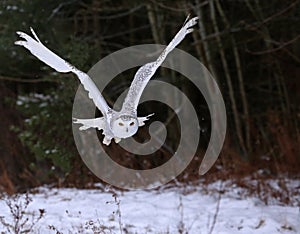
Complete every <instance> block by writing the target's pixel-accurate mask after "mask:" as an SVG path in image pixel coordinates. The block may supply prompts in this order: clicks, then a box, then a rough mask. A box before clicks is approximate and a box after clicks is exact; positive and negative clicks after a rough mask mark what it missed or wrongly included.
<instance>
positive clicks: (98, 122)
mask: <svg viewBox="0 0 300 234" xmlns="http://www.w3.org/2000/svg"><path fill="white" fill-rule="evenodd" d="M73 123H75V124H82V126H81V127H79V130H81V131H82V130H87V129H89V128H97V129H98V130H104V127H105V118H104V117H100V118H95V119H76V118H73Z"/></svg>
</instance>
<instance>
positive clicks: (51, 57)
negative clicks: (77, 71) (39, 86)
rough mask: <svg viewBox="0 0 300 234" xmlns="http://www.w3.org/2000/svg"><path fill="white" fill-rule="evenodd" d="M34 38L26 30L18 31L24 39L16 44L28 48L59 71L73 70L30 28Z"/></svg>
mask: <svg viewBox="0 0 300 234" xmlns="http://www.w3.org/2000/svg"><path fill="white" fill-rule="evenodd" d="M30 30H31V33H32V34H33V36H34V38H32V37H31V36H29V35H27V34H26V33H24V32H20V31H18V32H17V34H18V35H19V37H20V38H22V39H24V40H20V41H16V42H15V45H19V46H23V47H25V48H26V49H28V50H29V51H30V52H31V53H32V54H33V55H34V56H35V57H37V58H38V59H39V60H41V61H42V62H44V63H45V64H47V65H48V66H50V67H52V68H53V69H55V70H56V71H58V72H63V73H66V72H72V71H73V69H74V68H73V66H72V65H71V64H69V63H68V62H67V61H65V60H64V59H62V58H60V57H59V56H58V55H56V54H55V53H53V52H52V51H51V50H49V49H48V48H47V47H46V46H44V44H43V43H42V42H41V41H40V39H39V38H38V37H37V35H36V33H35V32H34V31H33V29H32V28H30Z"/></svg>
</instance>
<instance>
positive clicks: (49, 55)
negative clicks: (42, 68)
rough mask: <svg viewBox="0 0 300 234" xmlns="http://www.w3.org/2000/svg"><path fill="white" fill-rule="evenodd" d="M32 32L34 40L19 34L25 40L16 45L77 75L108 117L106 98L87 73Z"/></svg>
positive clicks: (46, 62)
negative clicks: (49, 47) (60, 55)
mask: <svg viewBox="0 0 300 234" xmlns="http://www.w3.org/2000/svg"><path fill="white" fill-rule="evenodd" d="M30 30H31V33H32V34H33V36H34V38H32V37H31V36H29V35H27V34H26V33H24V32H17V34H18V35H19V36H20V37H21V38H23V39H24V40H21V41H16V42H15V44H16V45H19V46H23V47H25V48H26V49H28V50H29V51H30V52H31V53H32V54H33V55H34V56H35V57H37V58H38V59H39V60H41V61H42V62H44V63H45V64H47V65H48V66H50V67H52V68H53V69H55V70H56V71H58V72H62V73H67V72H73V73H74V74H76V75H77V77H78V78H79V80H80V82H81V84H82V85H83V87H84V89H85V90H86V91H87V92H88V95H89V98H91V99H92V100H93V102H94V103H95V105H96V107H97V108H98V109H99V110H100V111H101V112H102V114H103V116H107V113H108V111H109V110H110V107H109V106H108V105H107V103H106V101H105V99H104V97H103V96H102V94H101V93H100V91H99V90H98V88H97V86H96V85H95V83H94V82H93V80H92V79H91V78H90V77H89V76H88V75H87V74H86V73H84V72H82V71H80V70H78V69H77V68H76V67H74V66H72V65H71V64H70V63H68V62H67V61H65V60H64V59H62V58H60V57H59V56H58V55H56V54H55V53H53V52H52V51H51V50H49V49H48V48H47V47H46V46H45V45H43V43H42V42H41V41H40V40H39V38H38V37H37V35H36V34H35V32H34V31H33V29H32V28H30Z"/></svg>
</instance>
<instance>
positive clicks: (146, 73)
mask: <svg viewBox="0 0 300 234" xmlns="http://www.w3.org/2000/svg"><path fill="white" fill-rule="evenodd" d="M187 19H188V18H187ZM197 19H198V17H194V18H192V19H190V20H186V22H185V23H184V25H183V26H182V28H181V29H180V30H179V32H178V33H177V34H176V36H175V37H174V38H173V40H172V41H171V42H170V43H169V45H168V46H167V47H166V48H165V49H164V51H163V52H162V53H161V54H160V56H159V57H158V59H157V60H156V61H154V62H151V63H147V64H145V65H144V66H142V67H141V68H139V69H138V71H137V72H136V74H135V76H134V79H133V81H132V83H131V85H130V88H129V91H128V94H127V96H126V98H125V100H124V103H123V105H122V109H121V111H119V112H118V111H115V110H113V109H112V108H110V107H109V106H108V104H107V102H106V101H105V99H104V97H103V96H102V94H101V93H100V91H99V90H98V88H97V87H96V85H95V83H94V82H93V80H92V79H91V78H90V77H89V76H88V75H87V74H86V73H84V72H82V71H80V70H78V69H77V68H76V67H74V66H72V65H71V64H70V63H68V62H67V61H65V60H64V59H62V58H60V57H59V56H58V55H56V54H55V53H53V52H52V51H51V50H49V49H48V48H47V47H46V46H45V45H43V43H42V42H41V41H40V40H39V38H38V37H37V35H36V34H35V32H34V31H33V29H32V28H30V30H31V33H32V34H33V36H34V38H32V37H31V36H29V35H27V34H26V33H24V32H17V34H18V35H19V36H20V37H21V38H23V39H24V40H21V41H16V42H15V44H16V45H20V46H23V47H25V48H26V49H28V50H29V51H30V52H31V53H32V54H33V55H34V56H35V57H37V58H38V59H39V60H41V61H43V62H44V63H45V64H47V65H48V66H50V67H52V68H53V69H55V70H56V71H58V72H62V73H66V72H73V73H74V74H76V75H77V77H78V78H79V80H80V82H81V84H82V85H83V87H84V89H85V90H86V91H87V92H88V96H89V98H91V99H92V100H93V102H94V103H95V105H96V107H97V108H98V109H99V110H100V111H101V113H102V114H103V117H100V118H95V119H76V118H74V119H73V120H74V123H79V124H82V126H81V127H80V128H79V129H80V130H86V129H89V128H97V129H98V130H103V135H104V139H103V143H104V144H106V145H109V144H110V142H111V140H112V139H114V140H115V142H116V143H118V142H119V141H120V140H121V139H122V138H128V137H130V136H133V135H134V134H135V133H136V132H137V130H138V128H139V127H140V126H143V125H145V121H147V120H148V119H149V117H150V116H151V115H152V114H151V115H148V116H146V117H137V106H138V104H139V100H140V97H141V95H142V93H143V90H144V88H145V87H146V85H147V83H148V82H149V80H150V79H151V77H152V76H153V75H154V73H155V72H156V70H157V69H158V67H159V66H160V65H161V64H162V62H163V61H164V60H165V58H166V57H167V55H168V54H169V53H170V52H171V51H172V50H173V49H174V48H175V47H176V46H177V45H178V44H179V43H180V42H181V41H182V40H183V39H184V37H185V36H186V35H187V34H189V33H191V32H192V31H193V29H192V28H191V27H192V26H194V25H195V24H196V22H197Z"/></svg>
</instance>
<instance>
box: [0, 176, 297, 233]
mask: <svg viewBox="0 0 300 234" xmlns="http://www.w3.org/2000/svg"><path fill="white" fill-rule="evenodd" d="M298 182H299V181H298ZM221 186H222V188H221V189H222V193H218V192H214V190H213V189H211V190H210V191H209V192H207V188H206V192H204V190H203V188H202V186H201V185H199V186H182V187H181V186H176V187H170V188H164V189H158V190H151V191H141V190H140V191H126V192H121V191H114V192H113V191H112V190H111V189H110V188H106V189H93V190H81V189H67V188H63V189H57V188H47V187H42V188H38V189H36V191H35V192H34V193H32V194H30V195H29V196H30V197H31V198H32V201H31V202H30V203H29V205H28V208H27V210H25V215H24V217H23V220H25V219H26V218H29V221H28V222H27V224H29V223H31V221H30V220H31V218H32V215H33V214H35V217H36V218H37V216H38V214H39V209H44V210H45V214H44V217H43V218H42V219H41V220H40V221H39V222H38V223H36V225H35V226H34V227H33V230H32V231H31V233H121V231H120V227H122V230H123V231H122V233H138V234H140V233H196V234H199V233H204V234H207V233H218V234H219V233H230V234H234V233H239V234H240V233H245V234H251V233H255V234H260V233H261V234H276V233H300V213H299V205H298V204H297V203H298V202H299V197H298V198H297V197H294V198H293V201H292V203H291V205H284V204H281V203H280V202H276V201H272V202H271V203H272V204H269V205H265V204H264V203H263V202H262V201H260V200H259V199H258V198H255V197H251V196H250V197H249V196H247V197H246V196H242V195H239V194H240V188H237V187H236V188H232V187H231V188H229V187H227V186H226V184H225V185H224V184H223V185H221ZM211 188H215V189H216V190H217V189H218V188H220V185H218V183H215V184H214V185H213V186H211ZM114 193H115V194H116V196H113V194H114ZM7 199H9V198H5V199H2V200H1V201H0V217H2V221H5V222H6V223H9V224H13V225H14V224H15V222H16V220H15V219H14V218H13V217H12V215H11V211H10V210H9V208H8V206H7ZM24 199H25V195H22V196H21V197H20V198H19V200H17V201H12V200H10V201H11V202H12V203H11V204H12V205H14V204H19V205H20V202H22V201H24ZM5 200H6V202H5ZM14 202H15V203H14ZM118 202H119V205H118ZM293 203H294V204H293ZM119 211H120V212H119ZM27 224H26V225H27ZM26 225H25V226H26ZM23 229H25V227H24V228H23ZM1 231H2V232H4V233H6V232H7V230H6V229H5V227H4V226H3V225H2V224H1V223H0V233H2V232H1ZM181 231H182V232H181Z"/></svg>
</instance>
